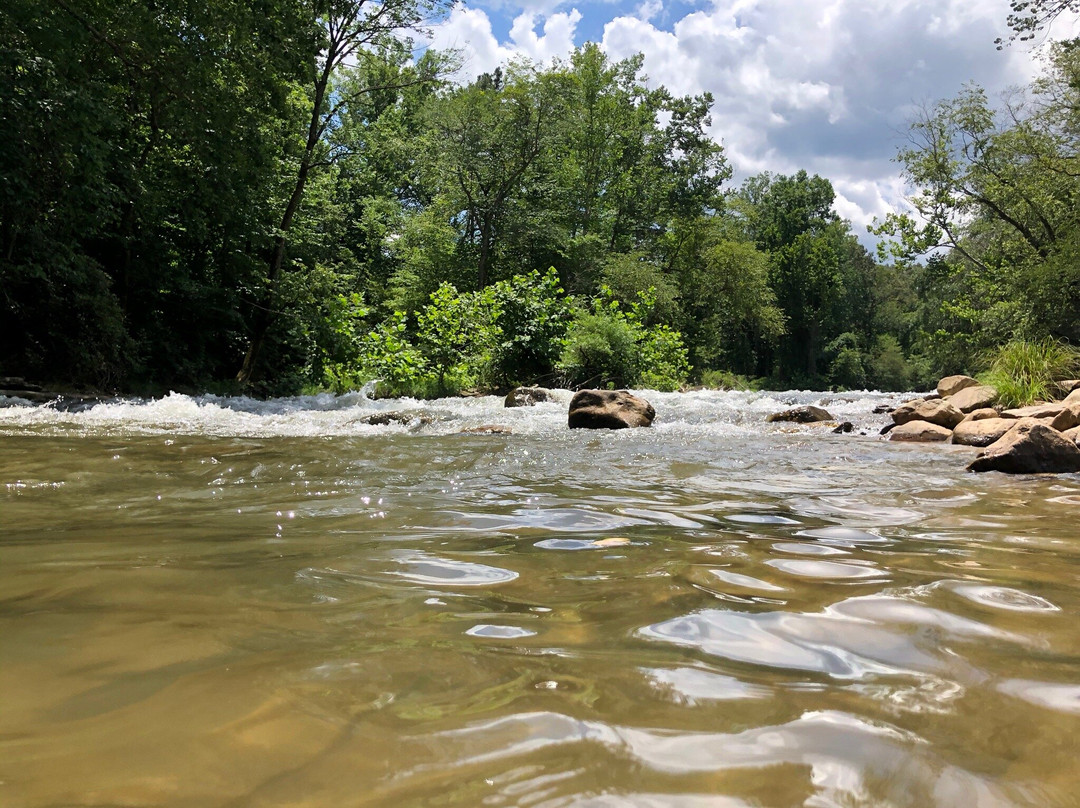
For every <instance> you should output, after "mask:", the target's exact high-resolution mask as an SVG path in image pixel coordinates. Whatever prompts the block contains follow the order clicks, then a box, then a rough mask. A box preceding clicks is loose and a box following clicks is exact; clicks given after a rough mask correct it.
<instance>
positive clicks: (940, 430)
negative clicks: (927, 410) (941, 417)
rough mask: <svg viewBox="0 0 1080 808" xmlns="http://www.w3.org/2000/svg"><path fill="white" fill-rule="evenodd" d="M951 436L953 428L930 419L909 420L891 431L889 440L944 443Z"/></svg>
mask: <svg viewBox="0 0 1080 808" xmlns="http://www.w3.org/2000/svg"><path fill="white" fill-rule="evenodd" d="M950 437H952V430H951V429H949V428H948V427H944V426H940V425H938V424H932V423H930V422H929V421H907V422H905V423H903V424H897V425H896V427H895V428H894V429H892V430H891V431H890V432H889V440H896V441H907V442H909V443H944V442H945V441H947V440H948V439H949V438H950Z"/></svg>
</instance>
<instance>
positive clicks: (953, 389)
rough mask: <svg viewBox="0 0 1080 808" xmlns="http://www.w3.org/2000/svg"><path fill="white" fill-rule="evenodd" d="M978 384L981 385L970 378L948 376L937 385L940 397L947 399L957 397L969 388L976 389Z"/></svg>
mask: <svg viewBox="0 0 1080 808" xmlns="http://www.w3.org/2000/svg"><path fill="white" fill-rule="evenodd" d="M978 384H979V383H978V382H977V381H976V380H975V379H973V378H971V377H970V376H963V375H958V376H946V377H945V378H944V379H942V380H941V381H940V382H938V383H937V391H938V395H940V396H941V397H942V398H947V397H949V396H952V395H956V394H957V393H959V392H960V391H961V390H963V389H965V388H967V387H976V386H977V385H978Z"/></svg>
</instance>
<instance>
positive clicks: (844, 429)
mask: <svg viewBox="0 0 1080 808" xmlns="http://www.w3.org/2000/svg"><path fill="white" fill-rule="evenodd" d="M854 431H855V424H853V423H851V421H844V422H843V423H842V424H839V425H837V427H836V428H835V429H834V430H833V431H832V432H833V434H834V435H846V434H847V433H849V432H854Z"/></svg>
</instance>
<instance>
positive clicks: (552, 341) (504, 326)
mask: <svg viewBox="0 0 1080 808" xmlns="http://www.w3.org/2000/svg"><path fill="white" fill-rule="evenodd" d="M494 294H495V298H494V301H495V323H496V325H497V326H498V332H499V333H498V334H497V335H496V338H495V346H494V350H493V351H492V357H491V368H490V373H491V375H492V377H493V378H494V380H495V381H497V382H498V383H500V384H503V385H506V384H519V383H522V382H531V381H535V380H536V379H538V378H541V377H544V376H549V375H550V374H551V373H552V372H553V371H554V369H555V365H556V364H557V363H558V361H559V357H560V356H561V355H562V352H563V348H564V347H565V344H566V333H567V329H568V328H569V326H570V320H571V317H572V314H573V299H572V298H570V297H567V296H566V295H565V294H564V293H563V289H562V287H561V286H560V285H559V276H558V275H557V274H556V272H555V270H554V268H551V269H548V271H547V272H545V273H544V274H543V275H541V274H540V273H539V272H537V271H536V270H533V271H532V272H530V273H528V274H527V275H515V276H514V277H512V278H510V279H509V280H505V281H499V282H498V283H497V284H495V287H494Z"/></svg>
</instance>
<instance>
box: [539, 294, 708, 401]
mask: <svg viewBox="0 0 1080 808" xmlns="http://www.w3.org/2000/svg"><path fill="white" fill-rule="evenodd" d="M654 303H655V300H654V298H653V297H652V296H651V292H650V293H643V294H641V295H639V297H638V300H637V302H635V303H633V304H632V305H631V307H630V310H629V311H623V310H622V307H621V306H620V304H619V301H618V300H615V299H614V298H613V296H612V293H611V290H610V289H608V288H607V287H601V295H600V296H599V297H597V298H595V299H594V300H593V306H592V310H591V311H582V312H579V314H578V316H577V317H576V318H575V320H574V323H573V325H571V327H570V332H569V334H568V336H567V340H566V348H565V350H564V351H563V355H562V360H561V361H560V363H559V365H560V370H561V371H562V372H563V374H564V375H565V377H566V380H567V382H568V383H569V384H571V385H575V386H578V387H586V386H590V387H648V388H650V389H655V390H668V391H670V390H677V389H679V387H681V386H682V385H683V384H684V383H685V382H686V379H687V376H688V375H689V372H690V365H689V362H688V360H687V349H686V346H685V344H684V343H683V340H682V335H681V334H680V333H679V332H678V331H675V330H673V329H671V328H670V327H669V326H667V325H663V324H661V325H654V326H651V327H649V326H646V325H645V323H646V322H647V321H648V318H649V315H650V313H651V310H652V307H653V305H654Z"/></svg>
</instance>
